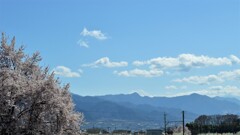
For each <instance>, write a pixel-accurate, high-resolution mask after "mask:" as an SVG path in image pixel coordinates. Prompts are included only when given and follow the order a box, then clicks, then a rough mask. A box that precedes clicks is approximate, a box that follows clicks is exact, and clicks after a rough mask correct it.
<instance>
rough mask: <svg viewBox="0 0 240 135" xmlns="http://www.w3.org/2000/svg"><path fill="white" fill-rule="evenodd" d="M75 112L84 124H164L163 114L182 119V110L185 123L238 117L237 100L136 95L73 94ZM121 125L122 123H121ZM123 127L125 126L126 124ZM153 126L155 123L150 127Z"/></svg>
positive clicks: (174, 118)
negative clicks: (205, 117) (216, 116)
mask: <svg viewBox="0 0 240 135" xmlns="http://www.w3.org/2000/svg"><path fill="white" fill-rule="evenodd" d="M72 98H73V101H74V103H75V104H76V106H75V109H76V110H77V111H79V112H83V113H84V115H85V119H86V121H92V122H97V121H98V122H101V121H102V122H110V121H118V123H120V125H124V124H123V123H124V122H129V121H134V122H136V123H135V124H133V125H136V124H137V123H139V122H142V123H146V122H150V123H151V122H154V123H155V124H156V123H158V124H161V123H162V122H163V113H164V112H165V113H167V118H168V120H181V111H182V110H184V111H185V112H186V114H185V119H186V121H188V122H189V121H193V120H194V119H195V118H196V117H198V116H199V115H202V114H206V115H214V114H240V105H239V104H237V101H238V100H234V101H235V102H233V101H232V99H231V100H230V99H226V98H220V97H215V98H211V97H208V96H204V95H199V94H191V95H185V96H178V97H170V98H169V97H147V96H140V95H139V94H138V93H132V94H119V95H105V96H79V95H76V94H72ZM121 123H122V124H121ZM125 125H126V124H125ZM153 125H154V124H153Z"/></svg>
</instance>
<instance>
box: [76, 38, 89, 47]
mask: <svg viewBox="0 0 240 135" xmlns="http://www.w3.org/2000/svg"><path fill="white" fill-rule="evenodd" d="M77 43H78V44H79V45H80V46H81V47H85V48H89V45H88V43H87V41H84V40H82V39H80V40H78V42H77Z"/></svg>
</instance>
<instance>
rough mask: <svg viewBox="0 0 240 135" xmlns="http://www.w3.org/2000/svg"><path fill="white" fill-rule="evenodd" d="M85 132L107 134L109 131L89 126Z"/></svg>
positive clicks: (96, 134) (93, 134) (98, 134)
mask: <svg viewBox="0 0 240 135" xmlns="http://www.w3.org/2000/svg"><path fill="white" fill-rule="evenodd" d="M86 133H87V134H88V135H108V134H109V132H107V130H105V129H100V128H90V129H87V131H86Z"/></svg>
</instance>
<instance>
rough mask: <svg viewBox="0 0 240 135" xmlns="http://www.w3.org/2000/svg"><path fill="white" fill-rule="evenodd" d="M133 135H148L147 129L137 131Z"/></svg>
mask: <svg viewBox="0 0 240 135" xmlns="http://www.w3.org/2000/svg"><path fill="white" fill-rule="evenodd" d="M133 135H146V132H145V131H136V132H134V133H133Z"/></svg>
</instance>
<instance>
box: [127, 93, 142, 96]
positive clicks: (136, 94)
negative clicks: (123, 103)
mask: <svg viewBox="0 0 240 135" xmlns="http://www.w3.org/2000/svg"><path fill="white" fill-rule="evenodd" d="M129 95H131V96H138V97H140V96H141V95H140V94H139V93H138V92H133V93H131V94H129Z"/></svg>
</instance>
